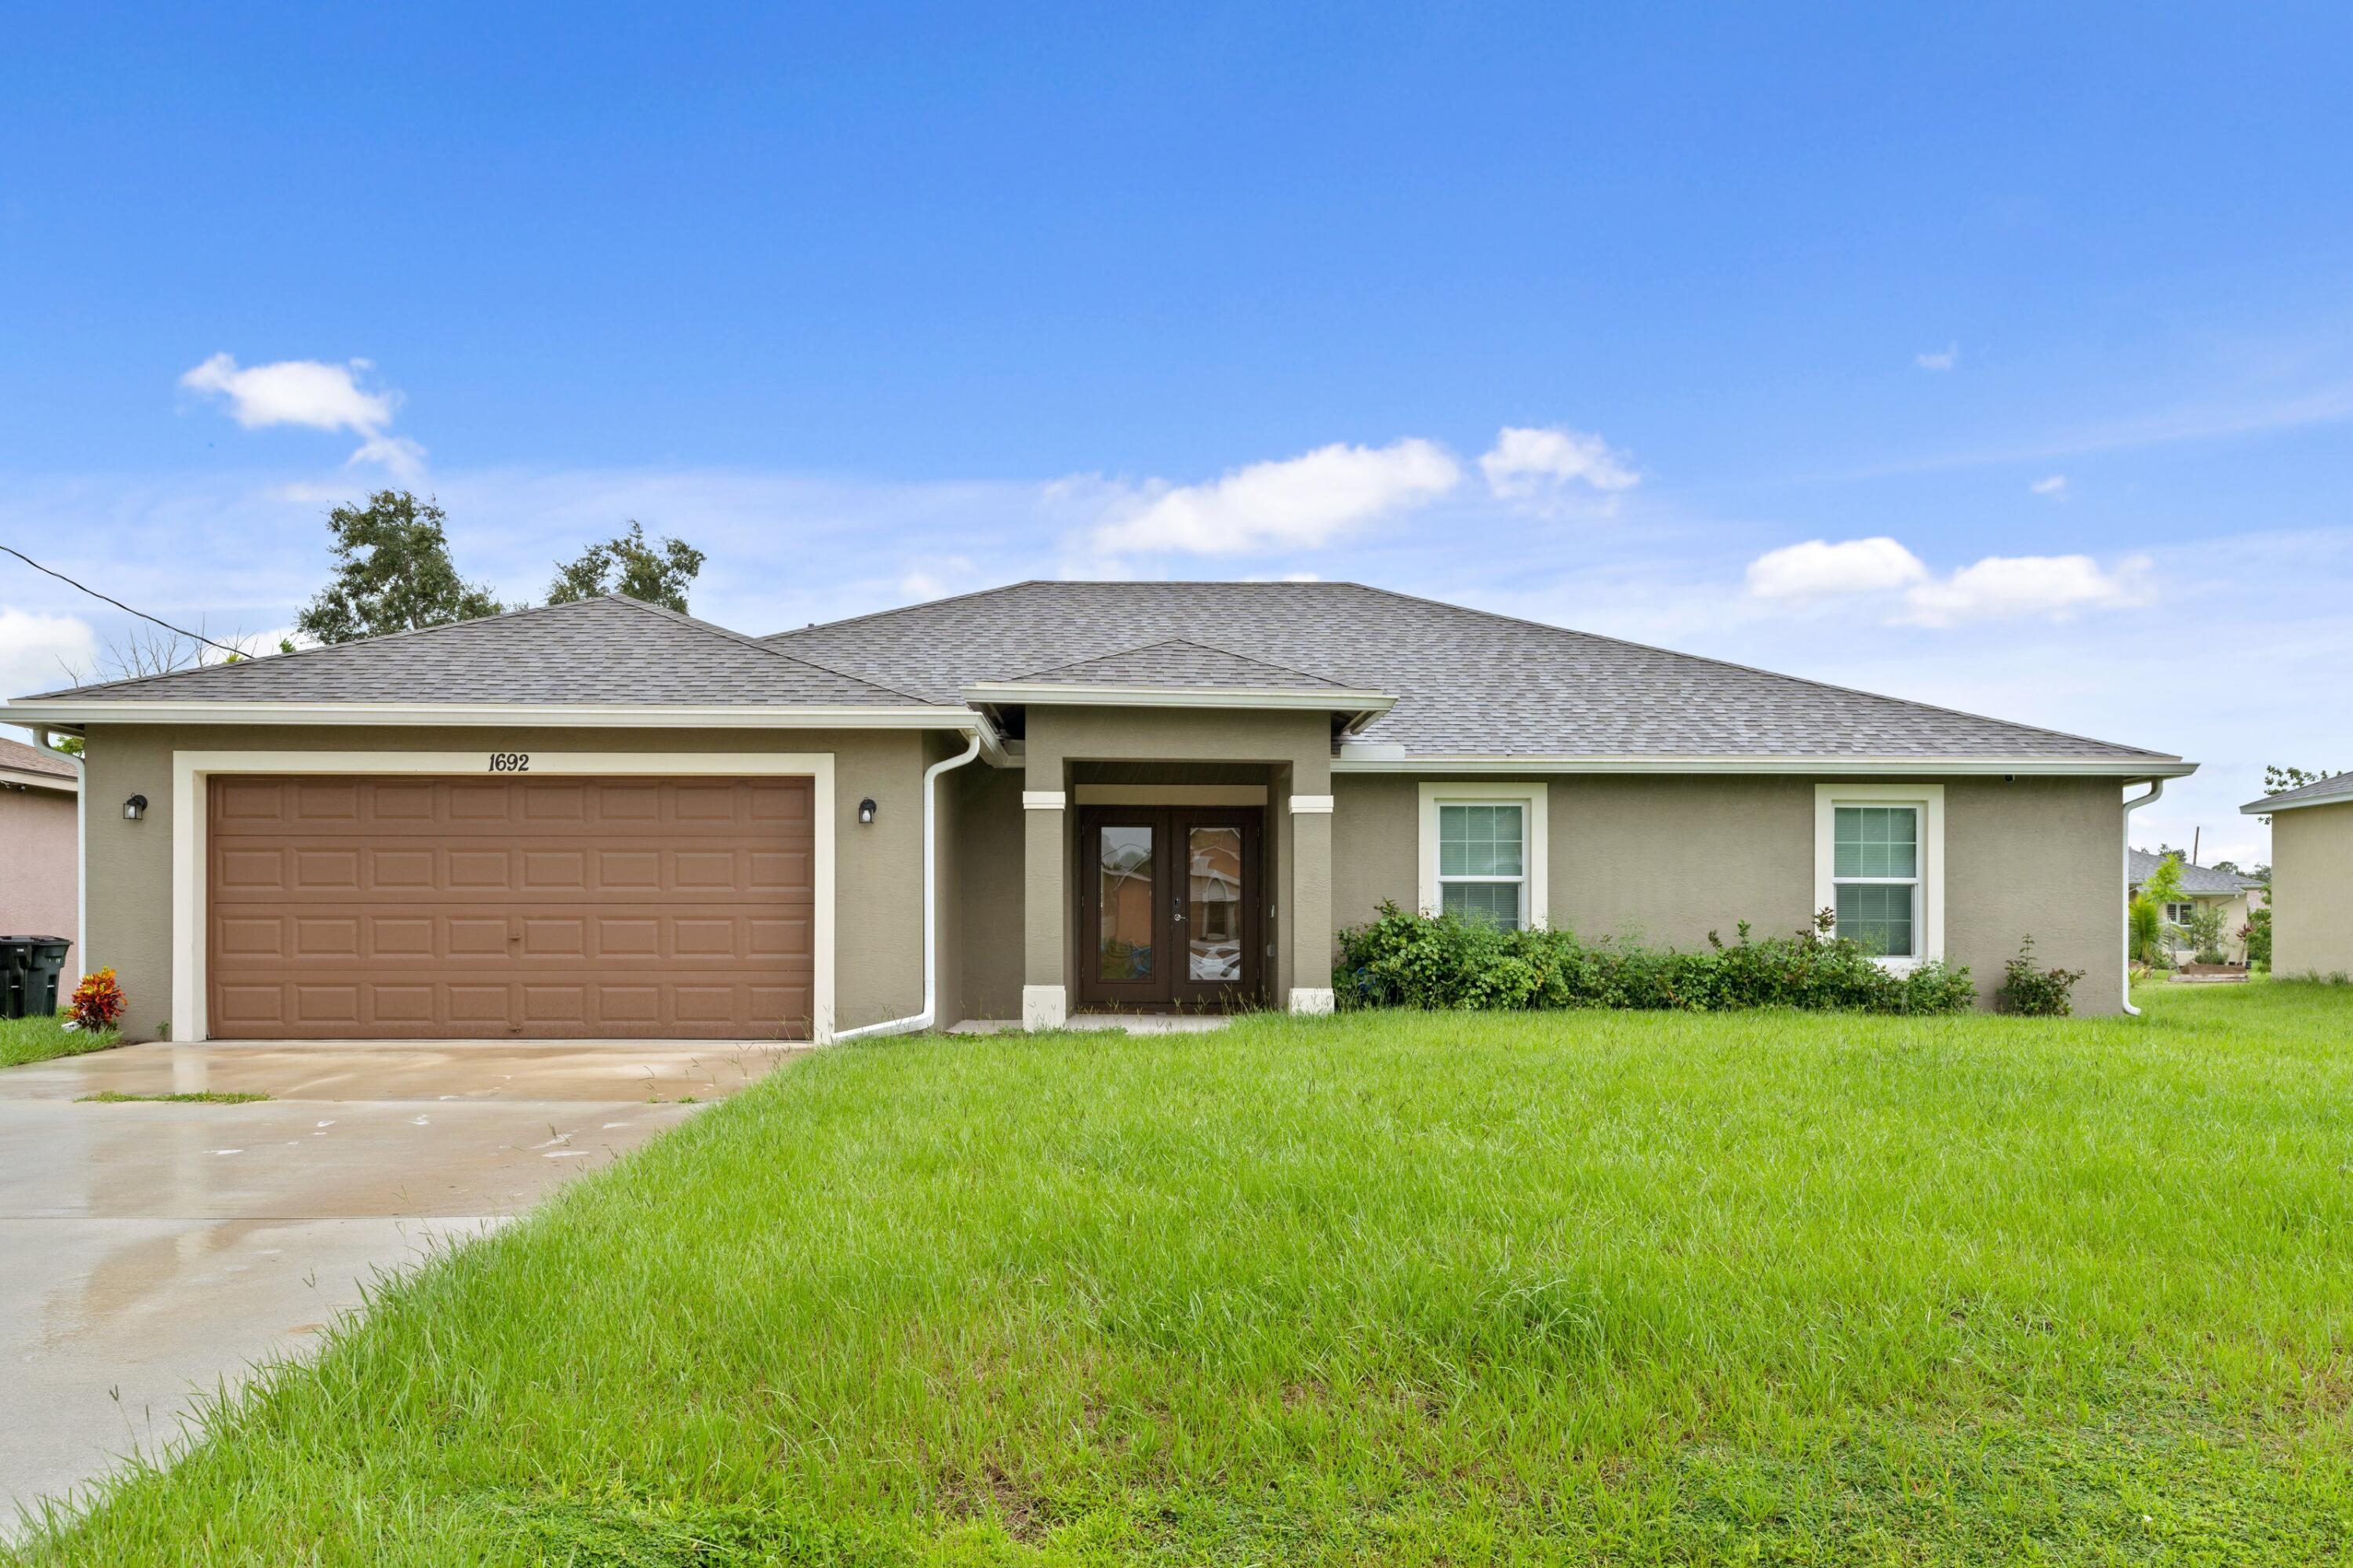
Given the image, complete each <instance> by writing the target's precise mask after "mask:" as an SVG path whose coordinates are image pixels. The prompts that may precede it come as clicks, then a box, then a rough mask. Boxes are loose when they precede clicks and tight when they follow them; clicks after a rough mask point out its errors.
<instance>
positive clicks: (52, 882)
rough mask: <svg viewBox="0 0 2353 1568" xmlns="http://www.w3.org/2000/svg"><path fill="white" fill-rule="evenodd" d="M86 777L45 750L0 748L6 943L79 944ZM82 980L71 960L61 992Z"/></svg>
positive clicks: (76, 960)
mask: <svg viewBox="0 0 2353 1568" xmlns="http://www.w3.org/2000/svg"><path fill="white" fill-rule="evenodd" d="M80 796H81V774H80V772H79V769H77V768H75V766H74V764H73V762H72V760H71V759H70V758H66V757H62V756H60V755H58V753H57V752H54V751H50V750H48V749H47V748H46V747H37V746H26V745H25V744H24V743H23V742H21V741H15V740H0V936H8V937H63V938H67V939H68V940H69V941H70V940H78V939H79V938H78V930H79V920H80V899H81V893H80V888H81V882H80V875H81V874H80V870H79V867H78V866H77V864H76V860H77V858H78V857H77V856H76V854H75V853H74V845H75V837H74V816H75V811H76V802H77V801H78V800H79V799H80ZM80 978H81V953H80V951H79V949H75V950H72V951H69V952H68V953H67V954H66V969H65V976H64V979H63V981H62V982H61V986H60V990H61V991H62V990H63V988H64V987H69V986H71V985H72V984H74V982H75V981H77V980H79V979H80Z"/></svg>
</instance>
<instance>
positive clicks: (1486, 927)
mask: <svg viewBox="0 0 2353 1568" xmlns="http://www.w3.org/2000/svg"><path fill="white" fill-rule="evenodd" d="M1707 940H1708V945H1707V947H1706V948H1704V949H1702V950H1697V951H1684V950H1682V949H1679V948H1650V947H1644V946H1642V945H1641V944H1640V943H1636V942H1622V941H1614V940H1611V939H1609V938H1602V939H1600V940H1599V941H1593V942H1588V941H1583V940H1580V939H1579V938H1578V937H1577V934H1576V933H1575V932H1574V931H1570V930H1567V929H1554V930H1532V931H1513V930H1506V929H1504V928H1503V927H1499V926H1496V925H1494V924H1493V923H1492V922H1489V921H1486V920H1478V919H1472V920H1465V919H1461V918H1460V917H1458V916H1452V915H1435V916H1432V915H1411V914H1408V913H1407V912H1406V911H1404V910H1402V909H1399V908H1398V906H1396V905H1395V904H1394V903H1385V904H1383V905H1382V906H1381V908H1380V914H1379V916H1377V918H1375V919H1374V920H1372V921H1371V922H1369V923H1367V924H1366V925H1363V926H1353V927H1349V928H1348V929H1346V930H1345V931H1343V932H1341V933H1340V959H1339V962H1338V963H1337V964H1336V965H1335V967H1334V969H1333V971H1332V988H1333V992H1334V994H1335V997H1336V998H1337V999H1338V1001H1339V1003H1340V1005H1341V1006H1343V1007H1418V1008H1427V1009H1438V1010H1451V1009H1460V1010H1464V1011H1470V1012H1509V1011H1515V1010H1519V1009H1525V1008H1572V1007H1595V1008H1629V1009H1646V1010H1659V1009H1664V1010H1672V1011H1679V1012H1723V1011H1726V1010H1730V1009H1735V1008H1747V1007H1801V1008H1810V1009H1815V1010H1818V1011H1843V1012H1961V1011H1963V1010H1965V1009H1967V1008H1968V1007H1971V1006H1973V1005H1975V1003H1976V1001H1977V990H1976V988H1975V987H1973V986H1972V985H1970V984H1969V971H1968V969H1965V968H1963V969H1953V968H1948V967H1947V966H1946V965H1944V964H1942V963H1933V962H1932V963H1924V964H1920V965H1917V966H1915V968H1913V969H1910V970H1909V971H1908V972H1905V973H1897V972H1895V971H1893V970H1890V969H1886V968H1884V967H1883V966H1882V965H1881V964H1880V963H1878V962H1877V961H1876V960H1875V959H1873V957H1872V956H1871V954H1870V953H1868V952H1866V951H1865V950H1864V949H1863V948H1862V947H1861V946H1859V945H1858V944H1856V943H1854V942H1851V941H1848V940H1847V939H1845V938H1841V937H1835V936H1832V935H1831V934H1830V916H1829V911H1827V910H1825V911H1824V912H1823V914H1822V916H1820V918H1819V919H1818V920H1817V922H1816V927H1815V929H1813V930H1810V931H1799V932H1797V933H1795V934H1793V935H1791V936H1788V937H1771V938H1765V939H1764V940H1761V941H1759V940H1757V939H1755V938H1752V937H1751V936H1750V935H1749V929H1748V926H1747V923H1746V921H1744V922H1742V923H1741V926H1740V928H1739V939H1738V940H1737V941H1736V942H1733V943H1731V944H1729V945H1727V944H1725V942H1723V941H1722V940H1720V939H1719V938H1717V937H1716V935H1715V933H1714V932H1710V933H1709V934H1708V939H1707Z"/></svg>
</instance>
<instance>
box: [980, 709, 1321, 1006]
mask: <svg viewBox="0 0 2353 1568" xmlns="http://www.w3.org/2000/svg"><path fill="white" fill-rule="evenodd" d="M1332 733H1333V732H1332V726H1331V721H1330V719H1329V718H1328V716H1327V715H1324V714H1323V713H1295V712H1294V713H1255V712H1250V713H1235V712H1231V711H1227V712H1220V713H1194V712H1187V711H1181V710H1180V711H1176V712H1170V711H1165V710H1164V711H1160V712H1152V713H1136V712H1132V711H1122V710H1114V709H1109V708H1104V709H1086V708H1078V707H1069V708H1057V709H1054V710H1052V711H1050V712H1049V711H1042V710H1040V709H1039V708H1035V707H1033V708H1032V709H1031V710H1030V712H1029V724H1028V734H1027V736H1025V737H1024V746H1023V751H1024V755H1023V765H1024V767H1025V768H1026V778H1025V780H1024V782H1025V784H1026V785H1027V786H1028V787H1027V788H1026V789H1024V790H1023V793H1022V806H1023V811H1022V816H1023V819H1024V821H1023V827H1024V839H1025V860H1024V890H1023V903H1022V909H1023V927H1024V928H1023V952H1024V964H1023V974H1022V980H1023V984H1022V995H1021V1013H1022V1022H1023V1023H1024V1024H1025V1025H1026V1026H1027V1027H1029V1028H1032V1029H1050V1028H1060V1027H1061V1026H1063V1025H1064V1024H1065V1023H1066V1022H1076V1021H1077V1020H1078V1019H1079V1018H1082V1017H1085V1016H1087V1015H1090V1014H1105V1013H1115V1014H1119V1015H1123V1016H1137V1015H1145V1016H1149V1015H1160V1014H1165V1015H1171V1016H1202V1015H1209V1016H1216V1015H1221V1014H1225V1013H1229V1012H1243V1011H1249V1010H1251V1009H1257V1008H1287V1009H1288V1010H1290V1011H1292V1012H1328V1011H1330V1009H1331V1005H1332V992H1331V980H1330V968H1331V957H1330V954H1331V943H1332V929H1331V860H1332V855H1331V843H1332V838H1331V822H1332V817H1331V813H1332V796H1331V754H1332ZM1049 786H1050V787H1049Z"/></svg>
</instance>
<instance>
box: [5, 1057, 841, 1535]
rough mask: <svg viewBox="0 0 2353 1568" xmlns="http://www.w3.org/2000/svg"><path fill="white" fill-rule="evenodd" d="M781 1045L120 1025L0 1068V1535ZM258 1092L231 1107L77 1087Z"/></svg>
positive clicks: (667, 1122) (765, 1062)
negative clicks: (155, 1031)
mask: <svg viewBox="0 0 2353 1568" xmlns="http://www.w3.org/2000/svg"><path fill="white" fill-rule="evenodd" d="M791 1049H794V1048H792V1047H785V1048H781V1049H776V1048H764V1047H759V1046H740V1045H713V1046H688V1045H678V1046H668V1045H654V1046H648V1045H639V1044H612V1043H589V1044H406V1043H403V1044H270V1045H235V1044H206V1045H178V1046H175V1045H169V1044H152V1045H130V1046H123V1047H121V1048H119V1049H116V1050H112V1051H104V1052H99V1053H96V1054H91V1055H88V1056H79V1057H74V1058H70V1059H69V1060H65V1061H58V1062H44V1063H40V1064H37V1065H32V1066H26V1067H13V1068H9V1069H7V1070H5V1071H0V1259H5V1267H0V1351H5V1361H0V1378H5V1394H0V1415H5V1419H0V1498H5V1499H6V1500H7V1503H8V1504H9V1505H10V1506H8V1507H7V1508H6V1510H5V1514H0V1534H8V1535H13V1534H14V1533H15V1532H16V1524H17V1521H18V1520H19V1517H20V1516H19V1513H18V1510H20V1509H25V1508H31V1507H36V1506H37V1504H38V1503H39V1501H40V1500H41V1499H58V1498H62V1497H64V1496H66V1495H67V1494H69V1492H71V1490H72V1489H74V1488H76V1487H77V1486H79V1484H80V1483H83V1482H85V1481H88V1480H90V1479H91V1478H95V1477H97V1476H99V1475H100V1474H102V1473H103V1472H104V1471H105V1470H107V1469H108V1468H109V1467H111V1465H112V1464H113V1463H114V1461H115V1459H116V1457H118V1456H120V1455H121V1454H123V1453H125V1452H126V1451H128V1450H130V1449H132V1448H133V1447H134V1446H135V1447H136V1448H138V1449H139V1450H140V1451H142V1452H144V1453H150V1454H152V1453H154V1452H156V1451H157V1450H158V1449H159V1448H160V1447H161V1446H162V1445H163V1444H164V1442H166V1441H168V1440H169V1439H170V1438H171V1437H172V1436H174V1435H175V1434H176V1433H177V1432H178V1431H179V1430H180V1417H181V1415H182V1414H183V1413H184V1412H185V1409H186V1407H187V1404H188V1398H189V1395H190V1394H191V1393H192V1392H194V1391H196V1390H200V1389H209V1388H212V1387H214V1386H215V1385H216V1383H218V1382H219V1381H220V1380H223V1379H227V1380H228V1381H229V1382H231V1383H234V1382H236V1381H237V1379H238V1378H239V1377H240V1376H242V1375H243V1374H244V1372H246V1370H247V1369H248V1367H249V1366H250V1365H251V1364H252V1363H253V1362H255V1361H258V1360H259V1359H262V1358H265V1357H270V1356H275V1355H282V1354H285V1353H288V1352H295V1353H300V1352H301V1351H302V1350H303V1349H304V1348H305V1347H306V1346H308V1345H310V1344H311V1343H314V1342H315V1341H316V1337H317V1336H318V1334H319V1333H320V1332H321V1330H323V1329H324V1328H325V1327H326V1326H327V1324H328V1323H329V1321H330V1320H331V1319H333V1318H334V1316H335V1315H336V1314H337V1313H339V1312H342V1311H344V1310H346V1309H348V1308H352V1307H354V1306H356V1305H357V1304H358V1302H359V1299H360V1287H361V1285H362V1284H363V1283H364V1282H365V1281H366V1280H368V1279H369V1278H370V1277H372V1275H373V1274H374V1273H375V1271H377V1270H380V1269H385V1268H398V1267H401V1266H406V1265H410V1264H413V1263H415V1262H416V1261H417V1259H418V1258H419V1257H420V1255H423V1253H424V1251H425V1250H426V1248H427V1247H428V1246H429V1245H432V1244H433V1243H435V1242H436V1241H438V1240H443V1239H447V1238H462V1237H467V1236H471V1235H476V1234H480V1233H481V1232H482V1231H484V1230H486V1229H488V1228H491V1227H494V1226H496V1225H499V1224H503V1223H504V1222H505V1221H506V1220H508V1219H509V1218H511V1217H512V1216H513V1215H515V1214H518V1213H522V1211H523V1210H525V1209H527V1208H529V1207H530V1206H531V1205H532V1204H533V1203H534V1202H538V1201H539V1200H540V1199H541V1198H543V1197H544V1196H546V1195H547V1194H548V1193H549V1192H552V1191H553V1190H554V1188H555V1187H556V1186H558V1185H559V1184H561V1183H562V1182H564V1181H568V1180H570V1179H572V1178H574V1177H576V1176H578V1175H580V1174H582V1173H583V1172H585V1171H593V1170H595V1169H596V1168H597V1167H598V1166H600V1165H604V1164H607V1163H608V1162H609V1161H611V1160H613V1159H615V1158H616V1157H617V1156H619V1155H621V1154H624V1153H627V1152H628V1150H632V1149H634V1148H636V1147H637V1146H638V1144H641V1143H643V1142H645V1141H646V1139H649V1138H651V1137H652V1136H653V1135H654V1134H656V1133H658V1132H661V1131H663V1130H664V1129H666V1128H672V1127H675V1126H677V1125H678V1124H679V1123H680V1122H681V1121H683V1120H684V1119H685V1118H688V1117H689V1116H691V1115H693V1114H694V1112H695V1111H696V1109H697V1108H699V1107H700V1105H702V1104H707V1103H708V1102H710V1101H711V1100H713V1099H716V1098H719V1097H723V1096H726V1095H729V1094H732V1093H733V1092H734V1091H735V1090H737V1089H739V1088H741V1087H743V1086H744V1085H745V1084H747V1083H750V1082H752V1081H754V1079H756V1078H758V1077H759V1076H760V1075H762V1074H764V1073H765V1072H766V1071H767V1070H768V1069H769V1068H770V1067H771V1066H772V1065H775V1063H776V1061H777V1060H779V1059H780V1057H781V1056H782V1055H783V1054H786V1052H788V1051H789V1050H791ZM107 1090H113V1091H117V1092H121V1093H125V1094H140V1095H156V1094H174V1093H177V1094H191V1093H199V1092H206V1091H212V1092H239V1091H243V1092H256V1093H261V1094H266V1095H268V1096H269V1099H267V1100H265V1101H260V1102H257V1103H253V1104H247V1105H223V1104H201V1103H199V1104H168V1103H166V1104H157V1103H144V1102H142V1103H131V1104H105V1103H87V1102H82V1101H81V1097H83V1096H85V1095H93V1094H98V1093H100V1092H102V1091H107Z"/></svg>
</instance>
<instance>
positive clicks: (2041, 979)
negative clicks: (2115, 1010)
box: [1994, 937, 2084, 1018]
mask: <svg viewBox="0 0 2353 1568" xmlns="http://www.w3.org/2000/svg"><path fill="white" fill-rule="evenodd" d="M2083 978H2084V971H2083V970H2082V969H2041V968H2038V967H2037V966H2036V964H2035V962H2034V938H2031V937H2029V938H2026V940H2025V941H2023V942H2021V943H2020V944H2019V947H2018V957H2016V958H2014V959H2010V962H2009V964H2008V965H2007V966H2005V967H2004V968H2003V969H2002V972H2001V989H2000V991H1996V992H1994V1002H1995V1004H1996V1005H1997V1006H1999V1007H2000V1009H2001V1010H2002V1011H2003V1012H2016V1013H2021V1014H2023V1015H2024V1016H2026V1017H2028V1018H2064V1017H2066V1016H2067V1015H2068V1014H2069V1013H2071V1012H2074V1011H2075V982H2076V981H2077V980H2082V979H2083Z"/></svg>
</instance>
